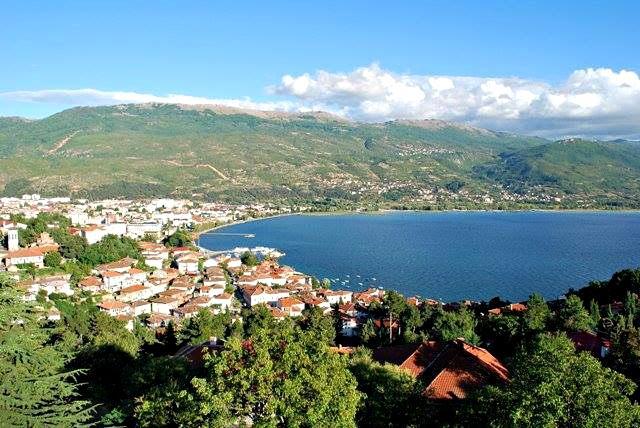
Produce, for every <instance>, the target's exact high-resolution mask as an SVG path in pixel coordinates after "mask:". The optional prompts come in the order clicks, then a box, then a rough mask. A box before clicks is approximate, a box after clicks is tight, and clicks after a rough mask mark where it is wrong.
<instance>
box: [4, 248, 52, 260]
mask: <svg viewBox="0 0 640 428" xmlns="http://www.w3.org/2000/svg"><path fill="white" fill-rule="evenodd" d="M45 252H46V251H43V250H42V248H40V247H31V248H20V249H19V250H15V251H9V252H8V253H7V255H6V256H5V257H6V258H7V259H17V258H22V257H39V256H42V255H44V253H45Z"/></svg>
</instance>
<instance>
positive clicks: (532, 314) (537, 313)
mask: <svg viewBox="0 0 640 428" xmlns="http://www.w3.org/2000/svg"><path fill="white" fill-rule="evenodd" d="M550 319H551V311H550V310H549V306H548V305H547V302H545V301H544V298H543V297H542V296H541V295H540V294H537V293H535V294H532V295H531V296H529V300H527V310H526V311H525V313H524V315H523V319H522V321H523V326H524V329H525V331H526V332H528V333H532V334H535V333H536V332H540V331H545V330H546V328H547V323H548V322H549V320H550Z"/></svg>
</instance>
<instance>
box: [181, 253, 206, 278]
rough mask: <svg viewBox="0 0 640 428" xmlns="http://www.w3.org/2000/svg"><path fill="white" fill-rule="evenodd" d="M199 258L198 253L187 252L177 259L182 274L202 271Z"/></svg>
mask: <svg viewBox="0 0 640 428" xmlns="http://www.w3.org/2000/svg"><path fill="white" fill-rule="evenodd" d="M198 261H199V258H198V256H197V255H196V254H193V253H191V254H185V255H182V256H180V257H178V258H177V259H176V262H177V263H178V271H179V272H180V273H181V274H197V273H198V272H200V269H199V268H198Z"/></svg>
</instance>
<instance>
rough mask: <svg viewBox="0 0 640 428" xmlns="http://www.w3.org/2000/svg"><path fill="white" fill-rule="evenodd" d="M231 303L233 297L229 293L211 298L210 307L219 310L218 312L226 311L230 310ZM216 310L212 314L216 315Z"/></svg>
mask: <svg viewBox="0 0 640 428" xmlns="http://www.w3.org/2000/svg"><path fill="white" fill-rule="evenodd" d="M232 303H233V296H232V295H231V294H229V293H222V294H218V295H217V296H213V297H212V298H211V305H212V306H215V307H216V308H219V311H226V310H227V309H230V308H231V304H232ZM219 311H218V310H214V313H218V312H219Z"/></svg>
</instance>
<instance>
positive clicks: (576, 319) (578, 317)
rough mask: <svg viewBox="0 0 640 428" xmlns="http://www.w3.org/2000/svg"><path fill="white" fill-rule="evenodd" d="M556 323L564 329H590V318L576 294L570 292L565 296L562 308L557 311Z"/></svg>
mask: <svg viewBox="0 0 640 428" xmlns="http://www.w3.org/2000/svg"><path fill="white" fill-rule="evenodd" d="M558 325H559V326H560V327H561V328H562V329H564V330H566V331H580V330H589V329H591V327H592V318H591V317H590V316H589V312H587V310H586V309H585V308H584V305H583V304H582V300H581V299H580V298H579V297H578V296H576V295H573V294H572V295H570V296H569V297H567V300H566V302H565V303H564V305H563V306H562V309H560V311H559V312H558Z"/></svg>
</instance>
